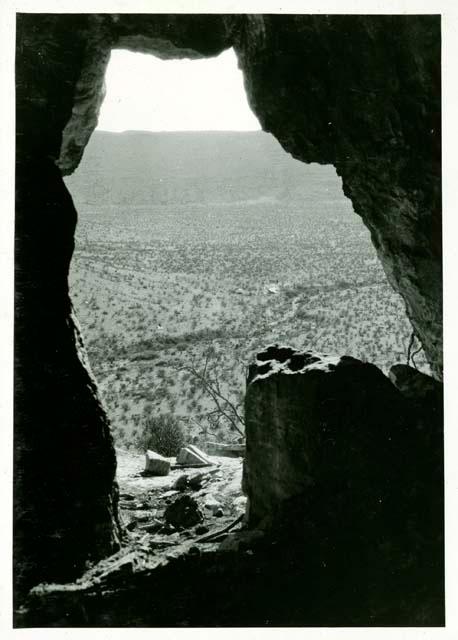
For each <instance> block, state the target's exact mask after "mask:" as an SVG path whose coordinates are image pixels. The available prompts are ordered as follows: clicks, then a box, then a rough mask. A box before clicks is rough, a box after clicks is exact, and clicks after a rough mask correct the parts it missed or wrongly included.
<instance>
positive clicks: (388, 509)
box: [243, 346, 443, 613]
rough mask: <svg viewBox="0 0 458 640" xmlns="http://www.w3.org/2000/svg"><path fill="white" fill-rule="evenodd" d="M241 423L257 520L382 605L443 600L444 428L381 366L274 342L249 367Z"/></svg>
mask: <svg viewBox="0 0 458 640" xmlns="http://www.w3.org/2000/svg"><path fill="white" fill-rule="evenodd" d="M245 421H246V456H245V461H244V475H243V489H244V492H245V493H246V494H247V496H248V524H249V526H250V527H252V528H258V529H259V528H261V529H264V530H265V531H266V532H267V533H268V534H269V535H276V536H280V539H281V540H282V544H280V545H278V546H277V549H280V548H283V546H284V545H286V546H287V547H291V548H293V549H295V556H296V560H295V562H296V563H299V564H300V563H301V562H302V563H303V564H304V566H308V565H309V564H310V562H311V561H313V562H316V563H317V564H318V566H321V567H322V570H323V571H325V573H326V576H327V577H326V580H330V581H331V582H332V581H334V582H335V583H336V584H337V583H339V582H341V583H342V584H341V587H342V588H343V589H346V590H349V591H352V592H353V593H354V594H359V595H358V596H356V595H355V597H357V598H362V597H364V598H366V597H367V598H368V602H369V601H370V602H372V603H374V606H376V607H377V608H378V610H379V613H380V607H381V606H382V605H381V603H383V602H384V601H385V600H386V601H388V600H390V601H391V605H390V606H392V600H393V598H406V599H408V600H409V599H410V600H412V598H413V600H412V601H411V602H410V604H409V606H414V601H415V599H418V602H420V600H421V601H422V602H423V603H425V602H426V603H432V602H433V601H434V602H440V598H441V597H442V595H443V591H442V589H443V479H442V462H441V461H442V435H441V432H440V431H438V430H437V429H436V426H435V425H431V426H430V427H429V428H428V425H425V424H424V422H421V421H419V420H418V414H417V412H415V411H413V410H412V406H411V404H410V402H409V401H408V400H407V399H406V398H405V397H404V396H403V395H402V394H401V392H400V391H399V390H398V389H397V388H396V387H395V386H394V385H393V384H392V383H391V381H390V380H389V379H388V378H387V377H386V376H385V375H384V374H383V373H382V371H380V370H379V369H378V368H377V367H376V366H374V365H372V364H368V363H365V362H362V361H360V360H357V359H355V358H351V357H348V356H342V357H331V356H324V355H320V354H316V353H312V352H299V351H296V350H294V349H291V348H289V347H278V346H272V347H269V348H267V349H266V350H265V351H263V352H261V353H259V354H258V355H257V359H256V362H255V363H254V364H253V365H252V366H251V367H250V370H249V374H248V381H247V392H246V400H245ZM301 558H302V559H301ZM312 559H313V560H312ZM368 567H370V574H368ZM422 590H423V592H421V591H422ZM408 592H410V595H407V594H408ZM420 592H421V593H420ZM363 594H364V595H363ZM394 594H396V595H394ZM412 594H415V595H412ZM351 606H353V605H351ZM368 606H369V605H368ZM371 606H372V605H371ZM422 606H423V605H422ZM424 606H429V604H428V605H426V604H425V605H424Z"/></svg>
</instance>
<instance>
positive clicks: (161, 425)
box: [135, 413, 185, 457]
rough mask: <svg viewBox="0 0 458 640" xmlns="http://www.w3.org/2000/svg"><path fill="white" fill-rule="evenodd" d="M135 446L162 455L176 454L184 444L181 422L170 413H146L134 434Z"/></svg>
mask: <svg viewBox="0 0 458 640" xmlns="http://www.w3.org/2000/svg"><path fill="white" fill-rule="evenodd" d="M135 444H136V447H137V448H138V449H140V450H142V451H146V449H152V450H153V451H156V453H160V454H161V455H162V456H167V457H170V456H176V455H177V453H178V452H179V450H180V449H181V447H183V446H184V445H185V434H184V431H183V426H182V423H181V422H180V421H179V420H178V419H177V418H176V417H175V416H174V415H172V414H170V413H166V414H160V415H156V416H153V415H146V416H145V417H144V419H143V422H142V424H141V425H140V427H139V431H138V434H137V436H136V443H135Z"/></svg>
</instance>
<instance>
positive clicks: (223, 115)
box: [97, 49, 260, 131]
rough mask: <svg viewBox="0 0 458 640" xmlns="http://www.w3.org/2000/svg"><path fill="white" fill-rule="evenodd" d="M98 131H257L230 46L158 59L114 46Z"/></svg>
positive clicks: (241, 77)
mask: <svg viewBox="0 0 458 640" xmlns="http://www.w3.org/2000/svg"><path fill="white" fill-rule="evenodd" d="M105 81H106V96H105V100H104V102H103V105H102V108H101V111H100V117H99V124H98V127H97V128H98V129H104V130H106V131H124V130H127V129H141V130H151V131H187V130H188V131H191V130H194V131H195V130H197V131H198V130H204V131H205V130H235V131H253V130H257V129H260V126H259V122H258V120H257V118H256V117H255V115H254V114H253V112H252V111H251V109H250V107H249V106H248V101H247V97H246V93H245V89H244V86H243V76H242V72H241V71H240V70H239V69H238V67H237V59H236V57H235V53H234V51H233V50H232V49H230V50H229V51H225V52H224V53H222V54H221V55H219V56H218V57H217V58H208V59H204V60H166V61H164V60H160V59H159V58H155V57H154V56H152V55H147V54H142V53H132V52H130V51H123V50H119V49H116V50H114V51H112V53H111V59H110V62H109V64H108V69H107V73H106V80H105Z"/></svg>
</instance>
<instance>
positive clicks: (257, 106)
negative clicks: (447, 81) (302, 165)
mask: <svg viewBox="0 0 458 640" xmlns="http://www.w3.org/2000/svg"><path fill="white" fill-rule="evenodd" d="M235 48H236V51H237V53H238V56H239V62H240V65H241V68H242V69H243V72H244V74H245V86H246V89H247V93H248V96H249V100H250V103H251V106H252V108H253V110H254V111H255V112H256V114H257V115H258V117H259V120H260V122H261V124H262V126H263V128H264V129H265V130H266V131H271V132H272V133H273V134H274V135H275V137H276V138H277V139H278V140H279V141H280V143H281V144H282V145H283V147H284V148H285V149H286V150H287V151H289V152H290V153H291V154H292V155H293V156H294V157H296V158H298V159H299V160H303V161H304V162H319V163H330V164H334V165H335V167H336V169H337V173H338V174H339V175H340V176H341V177H342V181H343V188H344V192H345V194H346V195H347V196H348V197H349V198H350V199H351V200H352V203H353V207H354V209H355V211H356V213H357V214H358V215H360V216H361V217H362V219H363V221H364V223H365V224H366V226H367V227H368V228H369V230H370V232H371V236H372V242H373V243H374V245H375V248H376V250H377V253H378V256H379V258H380V260H381V262H382V264H383V266H384V269H385V272H386V274H387V277H388V279H389V281H390V283H391V285H392V286H393V288H394V289H396V290H397V291H398V292H399V293H400V294H401V295H402V297H403V298H404V300H405V303H406V309H407V313H408V316H409V318H410V320H411V322H412V325H413V327H414V329H415V332H416V334H417V336H418V337H419V339H420V340H421V342H422V344H423V346H424V349H425V352H426V355H427V358H428V360H429V362H430V363H431V365H432V368H433V372H434V374H435V375H436V376H437V377H439V378H440V377H441V376H442V271H441V266H442V265H441V256H442V245H441V179H440V170H441V169H440V167H441V137H440V127H441V120H440V87H441V79H440V18H439V17H438V16H370V17H367V16H252V17H248V18H247V19H246V20H245V22H244V24H243V28H242V29H241V30H240V31H239V32H238V34H237V40H236V44H235Z"/></svg>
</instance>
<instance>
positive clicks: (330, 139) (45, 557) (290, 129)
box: [15, 14, 442, 583]
mask: <svg viewBox="0 0 458 640" xmlns="http://www.w3.org/2000/svg"><path fill="white" fill-rule="evenodd" d="M439 30H440V23H439V18H438V17H428V16H420V17H412V16H396V17H389V16H384V17H360V16H354V17H350V16H261V15H256V16H243V15H241V16H222V15H208V16H201V15H193V16H186V15H176V16H170V15H157V16H156V15H147V16H141V15H140V16H132V15H108V14H107V15H84V14H83V15H51V14H49V15H46V14H42V15H33V14H23V15H19V16H18V24H17V61H16V74H17V75H16V79H17V172H16V190H17V208H16V325H15V326H16V336H15V350H16V351H15V356H16V372H15V376H16V384H15V388H16V396H15V397H16V400H15V402H16V404H15V412H16V419H15V421H16V426H15V429H16V431H15V478H16V488H15V504H16V516H15V518H16V519H15V523H16V524H15V526H16V555H17V562H16V570H17V573H18V576H19V577H21V576H24V578H23V579H24V583H27V581H28V582H30V581H32V582H33V580H36V579H37V578H40V579H52V580H57V579H60V578H61V577H62V576H63V575H65V576H66V577H68V575H69V574H70V573H72V572H73V573H75V572H78V570H79V569H80V567H81V565H82V563H83V562H84V559H85V558H86V557H88V556H91V555H92V556H97V555H99V556H100V555H103V554H105V553H109V552H110V551H111V550H113V549H114V548H116V546H117V545H118V544H119V535H120V534H119V527H118V525H117V515H116V484H115V481H114V476H115V466H116V462H115V455H114V449H113V443H112V439H111V435H110V431H109V425H108V420H107V417H106V415H105V413H104V410H103V408H102V406H101V404H100V401H99V398H98V395H97V391H96V387H95V384H94V381H93V378H92V376H91V373H90V370H89V368H88V366H87V364H86V359H85V353H84V346H83V344H82V342H81V338H80V335H79V332H78V330H77V328H76V324H75V322H74V318H73V315H72V310H71V302H70V298H69V293H68V283H67V274H68V268H69V263H70V259H71V254H72V251H73V232H74V227H75V224H76V211H75V209H74V207H73V204H72V201H71V197H70V195H69V194H68V192H67V190H66V187H65V185H64V183H63V181H62V177H61V173H60V171H59V170H58V169H57V168H56V163H57V164H58V166H59V167H60V169H61V170H62V172H63V173H70V172H71V171H73V170H74V169H75V167H76V166H77V165H78V162H79V160H80V158H81V155H82V153H83V150H84V146H85V144H86V143H87V140H88V139H89V136H90V134H91V132H92V130H93V128H94V127H95V125H96V121H97V113H98V109H99V106H100V104H101V100H102V97H103V74H104V71H105V67H106V64H107V61H108V56H109V51H110V49H111V48H113V47H125V48H129V49H132V50H137V51H143V52H151V53H154V54H155V55H159V56H162V57H164V58H171V57H180V56H185V57H200V56H212V55H217V54H218V53H219V52H221V51H222V50H224V49H225V48H227V47H229V46H234V47H235V50H236V52H237V55H238V58H239V64H240V66H241V68H242V69H243V72H244V75H245V84H246V88H247V92H248V96H249V100H250V102H251V105H252V107H253V109H254V111H255V112H256V114H257V115H258V117H259V119H260V121H261V123H262V125H263V127H264V128H265V129H266V130H267V131H271V132H272V133H273V134H274V135H275V136H276V137H277V138H278V140H279V141H280V142H281V144H282V145H283V146H284V148H285V149H286V150H287V151H289V152H290V153H292V154H293V155H294V156H296V157H297V158H300V159H302V160H304V161H305V162H320V163H333V164H335V166H336V167H337V171H338V173H339V174H340V175H341V176H342V179H343V185H344V190H345V192H346V194H347V195H348V196H349V197H351V199H352V201H353V205H354V208H355V211H356V212H357V213H358V214H359V215H361V216H362V218H363V220H364V222H365V224H366V225H367V226H368V227H369V229H370V231H371V234H372V238H373V242H374V244H375V246H376V248H377V251H378V254H379V256H380V258H381V260H382V263H383V265H384V267H385V270H386V272H387V274H388V277H389V279H390V282H391V283H392V285H393V286H394V288H395V289H397V290H398V291H399V292H400V293H401V295H402V296H403V297H404V299H405V301H406V307H407V311H408V314H409V317H410V318H411V321H412V324H413V326H414V328H415V331H416V333H417V335H418V336H419V338H420V339H421V341H422V343H423V345H424V348H425V351H426V353H427V356H428V359H429V361H430V362H431V364H432V366H433V369H434V372H435V374H436V375H437V377H440V376H441V373H442V350H441V347H442V315H441V234H440V230H441V222H440V220H441V217H440V205H441V203H440V131H439V128H440V31H439ZM76 538H77V542H78V544H77V545H76V543H75V540H76ZM27 576H28V578H27Z"/></svg>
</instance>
